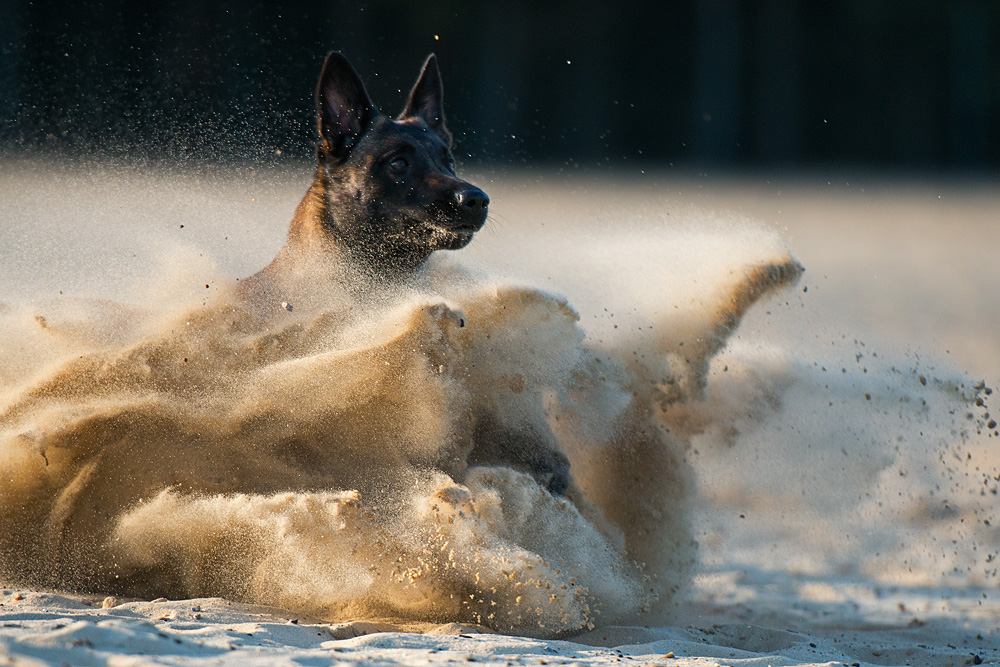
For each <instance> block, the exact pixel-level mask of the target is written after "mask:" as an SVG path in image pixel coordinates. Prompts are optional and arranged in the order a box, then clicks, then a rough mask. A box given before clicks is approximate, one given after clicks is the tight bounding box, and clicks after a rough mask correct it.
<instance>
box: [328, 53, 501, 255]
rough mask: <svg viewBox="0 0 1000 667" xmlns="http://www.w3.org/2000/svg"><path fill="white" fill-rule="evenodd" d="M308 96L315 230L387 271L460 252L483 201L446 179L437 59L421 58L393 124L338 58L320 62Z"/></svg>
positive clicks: (477, 224)
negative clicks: (314, 119)
mask: <svg viewBox="0 0 1000 667" xmlns="http://www.w3.org/2000/svg"><path fill="white" fill-rule="evenodd" d="M316 92H317V106H318V111H319V114H318V116H319V134H320V142H319V145H318V150H317V153H318V156H319V173H318V177H319V178H320V179H321V180H322V182H323V188H322V193H323V196H324V198H325V202H324V204H325V210H326V212H327V214H328V215H326V216H325V219H324V224H325V225H327V226H328V228H329V231H330V232H331V233H332V234H334V235H335V237H336V238H337V240H338V242H339V243H340V245H342V246H343V247H344V248H346V249H347V250H348V252H349V253H350V254H352V255H354V256H357V257H359V258H363V259H365V260H367V261H368V262H370V263H374V264H375V265H376V266H379V267H384V268H387V269H391V268H392V267H398V268H400V269H405V268H406V267H414V266H418V265H419V264H420V263H421V262H423V261H424V260H425V259H426V258H427V256H428V255H430V253H432V252H433V251H435V250H455V249H458V248H463V247H465V246H466V245H468V243H469V242H470V241H471V240H472V235H473V234H474V233H475V232H477V231H479V230H480V229H481V228H482V226H483V224H484V223H485V222H486V216H487V213H488V207H489V201H490V200H489V197H487V196H486V193H485V192H483V191H482V190H480V189H479V188H477V187H475V186H473V185H471V184H470V183H467V182H465V181H463V180H461V179H460V178H458V177H457V176H456V175H455V161H454V158H453V156H452V153H451V144H452V136H451V133H450V132H449V131H448V128H447V127H446V125H445V119H444V107H443V89H442V86H441V73H440V71H439V70H438V65H437V59H436V58H435V57H434V56H433V55H431V56H430V57H428V58H427V61H426V62H425V63H424V67H423V70H422V71H421V73H420V78H419V79H417V82H416V84H415V85H414V86H413V90H412V91H411V92H410V97H409V101H408V102H407V104H406V107H405V108H404V109H403V112H402V113H401V114H400V115H399V116H398V117H397V118H395V119H393V118H389V117H388V116H385V115H383V114H382V113H380V112H379V110H378V109H377V108H376V107H375V105H374V104H373V103H372V102H371V99H369V97H368V93H367V91H366V90H365V87H364V84H363V83H362V82H361V79H360V77H359V76H358V74H357V72H355V71H354V68H353V67H351V65H350V63H348V62H347V59H346V58H344V56H342V55H341V54H340V53H331V54H330V55H329V56H327V59H326V63H325V64H324V66H323V73H322V74H321V75H320V80H319V86H318V88H317V91H316Z"/></svg>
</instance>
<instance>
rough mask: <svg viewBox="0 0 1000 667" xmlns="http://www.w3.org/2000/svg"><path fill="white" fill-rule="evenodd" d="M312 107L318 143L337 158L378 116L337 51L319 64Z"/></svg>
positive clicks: (362, 84)
mask: <svg viewBox="0 0 1000 667" xmlns="http://www.w3.org/2000/svg"><path fill="white" fill-rule="evenodd" d="M316 107H317V110H318V112H319V114H318V116H319V135H320V138H321V139H322V144H321V146H322V147H323V148H325V150H326V152H327V153H328V154H330V155H331V156H333V157H335V158H338V159H344V158H345V157H347V154H348V153H350V151H351V149H352V148H353V147H354V144H355V143H357V141H358V138H359V137H360V136H361V135H362V134H364V133H365V131H366V130H367V129H368V126H369V125H370V124H371V122H372V119H373V118H375V116H377V115H378V109H377V108H376V107H375V105H374V104H372V101H371V99H370V98H369V97H368V92H367V91H366V90H365V84H364V83H362V82H361V77H359V76H358V73H357V72H355V71H354V68H353V67H351V63H349V62H347V58H345V57H344V56H343V55H342V54H341V53H339V52H337V51H334V52H332V53H330V55H328V56H327V57H326V62H325V63H324V64H323V73H322V74H320V75H319V85H318V86H317V87H316Z"/></svg>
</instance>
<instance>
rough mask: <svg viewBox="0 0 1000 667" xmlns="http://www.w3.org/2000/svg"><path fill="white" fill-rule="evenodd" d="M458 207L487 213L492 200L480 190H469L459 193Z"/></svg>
mask: <svg viewBox="0 0 1000 667" xmlns="http://www.w3.org/2000/svg"><path fill="white" fill-rule="evenodd" d="M458 205H459V206H462V207H465V208H467V209H469V210H471V211H478V210H480V209H481V210H484V211H485V210H486V209H487V208H488V207H489V205H490V198H489V197H488V196H486V193H485V192H483V191H482V190H480V189H479V188H467V189H465V190H462V191H460V192H459V193H458Z"/></svg>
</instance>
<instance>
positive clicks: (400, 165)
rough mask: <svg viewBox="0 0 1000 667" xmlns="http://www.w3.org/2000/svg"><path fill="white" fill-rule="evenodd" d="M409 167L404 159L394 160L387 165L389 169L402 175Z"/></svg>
mask: <svg viewBox="0 0 1000 667" xmlns="http://www.w3.org/2000/svg"><path fill="white" fill-rule="evenodd" d="M409 166H410V163H409V162H407V160H406V158H405V157H397V158H394V159H393V161H392V162H390V163H389V169H391V170H392V171H393V172H395V173H397V174H402V173H403V172H404V171H406V168H407V167H409Z"/></svg>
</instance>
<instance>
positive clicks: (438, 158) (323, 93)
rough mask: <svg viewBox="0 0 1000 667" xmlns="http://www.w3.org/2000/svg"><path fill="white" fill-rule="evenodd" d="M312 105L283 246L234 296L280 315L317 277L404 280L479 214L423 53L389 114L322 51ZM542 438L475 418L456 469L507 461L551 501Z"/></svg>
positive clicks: (555, 481) (367, 282)
mask: <svg viewBox="0 0 1000 667" xmlns="http://www.w3.org/2000/svg"><path fill="white" fill-rule="evenodd" d="M316 108H317V121H318V131H319V141H318V143H317V147H316V157H317V166H316V172H315V176H314V178H313V182H312V185H311V186H310V188H309V190H308V191H307V192H306V194H305V196H304V197H303V199H302V202H301V203H300V204H299V206H298V209H297V210H296V212H295V216H294V218H293V220H292V223H291V226H290V228H289V231H288V238H287V241H286V243H285V245H284V247H283V248H282V249H281V250H280V252H279V253H278V255H277V256H276V257H275V258H274V260H273V261H272V262H271V263H270V264H269V265H268V266H267V267H265V268H264V269H262V270H261V271H259V272H257V273H256V274H254V275H252V276H250V277H249V278H247V279H244V280H243V281H241V283H240V293H241V295H242V296H243V297H244V298H245V300H246V301H248V302H250V303H256V304H262V303H263V304H265V305H266V307H268V308H270V309H271V311H272V312H273V311H274V309H275V308H276V306H275V304H279V303H280V304H282V305H283V306H284V307H285V308H290V307H291V305H292V304H294V303H295V302H296V300H297V299H298V298H300V297H301V298H303V299H308V298H313V299H315V298H316V294H317V293H319V294H322V292H323V284H324V282H330V281H338V282H340V283H344V282H346V283H349V284H348V285H347V287H348V288H350V284H354V283H358V284H361V285H363V286H364V288H365V289H370V288H371V285H372V284H373V283H374V284H378V285H379V286H380V287H381V288H383V289H384V288H386V286H388V287H389V289H391V288H392V287H393V286H394V285H400V284H402V283H405V282H406V281H407V280H408V279H409V278H410V277H411V276H412V275H413V274H414V273H415V272H416V271H418V270H419V269H420V267H421V266H422V265H423V264H424V263H425V262H426V260H427V258H428V257H429V256H430V255H431V253H433V252H435V251H437V250H458V249H460V248H464V247H465V246H467V245H468V244H469V242H470V241H471V240H472V238H473V235H474V234H475V233H476V232H478V231H479V230H480V229H482V227H483V225H484V224H485V222H486V219H487V216H488V214H489V204H490V198H489V196H487V194H486V193H485V192H483V191H482V190H481V189H480V188H478V187H476V186H474V185H472V184H471V183H468V182H467V181H464V180H462V179H461V178H459V177H458V176H457V175H456V172H455V159H454V156H453V154H452V134H451V132H450V131H449V130H448V127H447V125H446V123H445V114H444V105H443V87H442V83H441V73H440V70H439V68H438V63H437V58H436V57H435V56H434V54H431V55H430V56H428V57H427V59H426V61H425V62H424V65H423V68H422V69H421V72H420V76H419V78H418V79H417V82H416V83H415V84H414V86H413V89H412V90H411V91H410V94H409V98H408V100H407V102H406V106H405V107H404V108H403V111H402V113H400V114H399V115H398V116H397V117H396V118H390V117H389V116H386V115H385V114H383V113H381V112H380V111H379V110H378V108H377V107H376V106H375V104H374V103H373V102H372V101H371V99H370V97H369V96H368V93H367V91H366V90H365V86H364V83H363V82H362V81H361V77H360V76H358V73H357V72H356V71H355V70H354V68H353V67H352V66H351V64H350V63H349V62H348V61H347V59H346V58H345V57H344V56H343V55H342V54H341V53H338V52H332V53H330V54H329V55H328V56H327V58H326V62H325V63H324V65H323V70H322V73H321V74H320V77H319V83H318V85H317V88H316ZM303 283H308V285H309V286H310V287H309V289H308V291H303V290H302V289H301V285H302V284H303ZM296 290H298V291H296ZM536 430H537V429H536ZM554 443H555V438H554V437H553V436H552V434H551V433H536V432H534V431H533V430H531V429H511V428H508V427H504V426H501V420H499V419H497V417H496V416H495V415H488V414H486V415H480V416H479V417H478V419H477V421H476V424H475V427H474V436H473V448H472V450H471V452H470V453H469V456H468V463H469V465H506V466H510V467H513V468H515V469H519V470H522V471H525V472H528V473H530V474H531V475H533V476H534V477H535V479H536V480H538V481H539V482H540V483H541V484H542V485H543V486H545V487H546V488H548V490H549V491H550V492H552V493H555V494H562V493H563V492H565V491H566V489H567V488H568V486H569V484H570V474H569V461H568V459H567V458H566V457H565V455H564V454H562V453H561V452H560V451H558V449H557V448H556V446H555V444H554Z"/></svg>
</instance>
